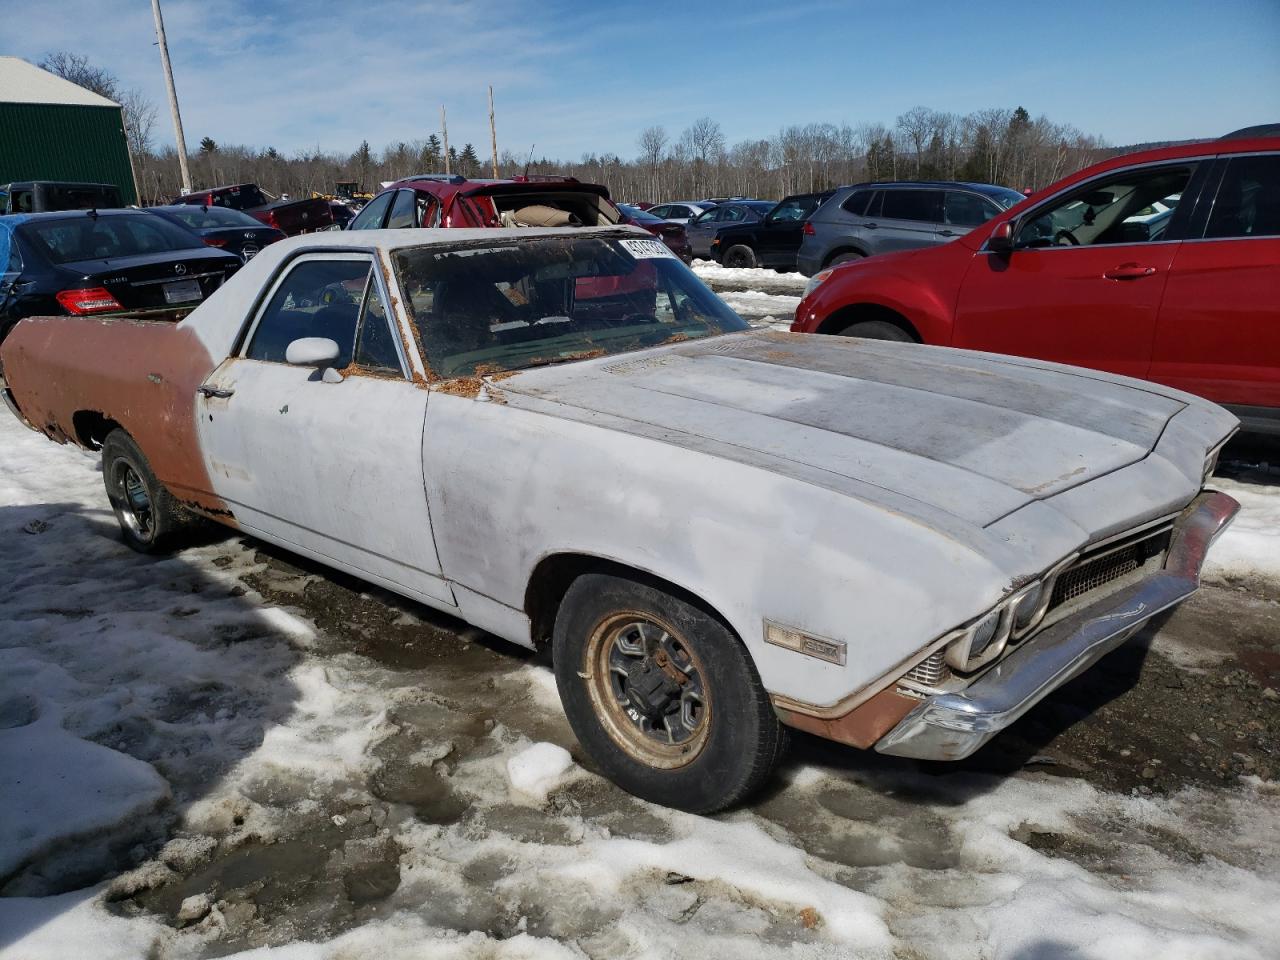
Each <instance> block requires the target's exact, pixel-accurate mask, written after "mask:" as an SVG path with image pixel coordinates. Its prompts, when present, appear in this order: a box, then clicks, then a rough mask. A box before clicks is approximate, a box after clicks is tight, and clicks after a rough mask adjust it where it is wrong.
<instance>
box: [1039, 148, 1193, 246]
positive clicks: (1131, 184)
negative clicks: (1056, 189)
mask: <svg viewBox="0 0 1280 960" xmlns="http://www.w3.org/2000/svg"><path fill="white" fill-rule="evenodd" d="M1195 168H1196V164H1195V163H1183V164H1176V165H1171V166H1160V167H1144V168H1139V169H1137V170H1127V171H1123V172H1121V173H1117V174H1115V175H1114V176H1111V177H1108V178H1105V179H1099V180H1094V181H1092V182H1091V183H1088V184H1086V185H1084V186H1082V187H1080V188H1079V189H1077V190H1073V191H1072V192H1071V193H1069V194H1067V195H1066V196H1065V197H1060V198H1058V199H1057V200H1053V201H1051V202H1050V203H1049V204H1048V205H1046V206H1042V207H1040V208H1039V209H1037V210H1034V211H1032V212H1031V213H1030V214H1029V215H1028V216H1027V217H1026V218H1025V219H1024V220H1023V221H1022V225H1021V226H1020V227H1019V228H1018V236H1017V239H1016V240H1015V242H1014V245H1015V246H1018V247H1089V246H1094V245H1096V244H1104V243H1144V242H1148V241H1156V240H1160V239H1162V238H1163V237H1164V232H1165V230H1166V229H1167V228H1168V226H1169V221H1170V220H1171V219H1172V217H1173V212H1174V210H1175V209H1176V208H1177V206H1178V200H1179V199H1180V198H1181V196H1182V191H1183V190H1184V189H1186V186H1187V183H1188V182H1189V181H1190V180H1191V174H1192V173H1194V172H1195Z"/></svg>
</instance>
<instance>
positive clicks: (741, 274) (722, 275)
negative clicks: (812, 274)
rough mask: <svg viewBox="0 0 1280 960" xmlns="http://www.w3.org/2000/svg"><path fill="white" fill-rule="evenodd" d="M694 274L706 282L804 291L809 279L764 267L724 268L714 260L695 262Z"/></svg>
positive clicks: (797, 274)
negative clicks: (790, 288)
mask: <svg viewBox="0 0 1280 960" xmlns="http://www.w3.org/2000/svg"><path fill="white" fill-rule="evenodd" d="M692 266H693V272H694V273H696V274H697V275H698V276H699V277H700V278H702V280H703V281H704V282H711V281H713V280H714V281H719V282H722V283H735V284H736V283H744V284H753V285H756V286H762V287H778V286H781V285H783V284H785V285H787V286H790V287H795V288H796V289H798V290H802V289H804V285H805V284H806V283H808V282H809V278H808V277H806V276H805V275H804V274H803V273H778V272H777V271H776V270H768V269H765V268H764V267H742V268H738V267H722V266H720V264H718V263H716V262H715V261H714V260H695V261H693V265H692Z"/></svg>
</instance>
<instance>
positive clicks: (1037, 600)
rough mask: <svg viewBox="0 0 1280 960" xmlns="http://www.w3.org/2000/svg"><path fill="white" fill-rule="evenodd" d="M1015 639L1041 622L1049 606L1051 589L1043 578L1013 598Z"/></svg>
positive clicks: (1013, 631)
mask: <svg viewBox="0 0 1280 960" xmlns="http://www.w3.org/2000/svg"><path fill="white" fill-rule="evenodd" d="M1012 606H1013V628H1012V633H1013V637H1014V639H1019V638H1021V637H1022V636H1024V635H1025V634H1026V633H1027V632H1028V631H1030V630H1031V629H1032V628H1033V627H1034V626H1035V625H1036V624H1037V623H1039V622H1040V621H1041V620H1042V619H1043V618H1044V614H1045V610H1046V609H1047V608H1048V606H1049V590H1048V587H1046V586H1045V583H1044V581H1043V580H1038V581H1036V582H1035V583H1033V584H1032V585H1031V586H1029V587H1027V588H1026V589H1025V590H1023V591H1022V592H1021V593H1019V594H1018V595H1017V596H1016V597H1014V599H1013V604H1012Z"/></svg>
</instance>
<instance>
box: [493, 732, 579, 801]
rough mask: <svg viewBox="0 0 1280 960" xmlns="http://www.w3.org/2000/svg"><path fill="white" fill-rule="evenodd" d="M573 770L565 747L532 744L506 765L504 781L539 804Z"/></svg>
mask: <svg viewBox="0 0 1280 960" xmlns="http://www.w3.org/2000/svg"><path fill="white" fill-rule="evenodd" d="M572 766H573V757H571V756H569V751H568V750H566V749H565V748H564V747H558V746H556V745H555V744H554V743H535V744H534V745H533V746H531V747H529V748H528V749H527V750H522V751H521V752H520V753H517V754H516V755H515V756H513V757H511V758H510V759H509V760H508V761H507V778H508V779H509V780H510V781H511V786H512V787H513V788H514V789H516V790H517V791H519V792H520V793H523V794H526V795H527V796H530V797H533V798H534V799H535V800H538V801H539V802H541V801H544V800H546V799H547V794H548V793H549V792H550V791H551V790H553V789H555V788H556V787H557V786H558V785H559V784H560V782H561V780H562V779H563V777H564V774H565V773H566V771H568V770H569V768H571V767H572Z"/></svg>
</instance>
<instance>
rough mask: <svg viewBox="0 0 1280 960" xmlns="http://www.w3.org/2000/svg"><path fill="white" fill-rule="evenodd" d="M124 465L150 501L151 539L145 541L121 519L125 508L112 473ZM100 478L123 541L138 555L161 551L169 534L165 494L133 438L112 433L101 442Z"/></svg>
mask: <svg viewBox="0 0 1280 960" xmlns="http://www.w3.org/2000/svg"><path fill="white" fill-rule="evenodd" d="M124 464H127V465H128V466H129V467H130V468H131V469H132V470H133V472H134V473H135V474H137V476H138V479H139V480H141V481H142V485H143V486H144V487H145V488H146V490H147V497H148V499H149V500H150V501H151V518H152V522H151V536H149V537H146V538H143V537H139V536H138V535H137V534H136V533H134V531H133V530H131V529H130V528H129V526H128V524H127V523H126V522H125V519H124V516H125V513H126V511H127V510H128V508H127V506H126V505H125V503H124V491H123V490H122V489H120V487H119V484H118V483H117V481H116V474H117V472H118V470H119V468H120V467H121V466H122V465H124ZM102 479H103V482H104V484H105V485H106V488H107V499H108V500H109V501H110V502H111V509H112V511H113V512H114V513H115V515H116V522H117V523H119V524H120V534H121V536H122V537H123V538H124V542H125V543H126V544H128V546H130V547H132V548H133V549H134V550H137V551H139V552H140V553H156V552H159V551H161V550H163V549H165V543H166V539H167V536H168V534H169V533H170V531H169V529H168V527H169V526H170V524H169V523H167V519H168V518H167V513H166V507H167V496H168V494H167V491H166V490H165V489H164V487H163V485H161V483H160V481H159V480H157V479H156V475H155V474H154V473H153V472H152V470H151V465H150V464H149V463H147V458H146V457H144V456H143V455H142V451H141V450H139V449H138V445H137V444H136V443H134V441H133V438H132V437H130V436H129V435H128V434H126V433H124V432H123V431H120V430H116V431H113V432H112V433H111V434H110V435H109V436H108V437H107V439H106V440H105V441H103V444H102Z"/></svg>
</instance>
